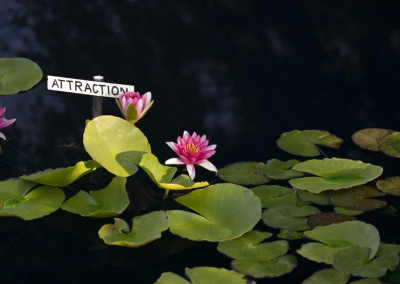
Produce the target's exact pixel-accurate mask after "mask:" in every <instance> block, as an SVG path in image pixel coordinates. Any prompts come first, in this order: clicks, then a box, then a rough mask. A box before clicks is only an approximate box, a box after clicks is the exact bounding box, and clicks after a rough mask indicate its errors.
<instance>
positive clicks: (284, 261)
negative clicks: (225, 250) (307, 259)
mask: <svg viewBox="0 0 400 284" xmlns="http://www.w3.org/2000/svg"><path fill="white" fill-rule="evenodd" d="M296 266H297V260H296V257H295V256H294V255H284V256H281V257H278V258H275V259H271V260H266V261H248V260H234V261H232V267H233V268H235V269H236V270H237V271H239V272H240V273H243V274H246V275H250V276H252V277H254V278H263V277H279V276H282V275H284V274H287V273H290V272H292V270H293V269H294V268H295V267H296ZM215 283H218V282H215Z"/></svg>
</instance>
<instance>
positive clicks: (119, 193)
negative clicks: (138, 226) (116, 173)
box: [61, 177, 129, 218]
mask: <svg viewBox="0 0 400 284" xmlns="http://www.w3.org/2000/svg"><path fill="white" fill-rule="evenodd" d="M125 183H126V178H123V177H114V178H113V179H112V181H111V183H110V184H109V185H108V186H107V187H106V188H103V189H101V190H95V191H90V193H87V192H86V191H79V192H78V193H77V194H76V195H75V196H73V197H71V198H70V199H68V200H67V201H66V202H64V204H63V205H62V206H61V208H62V209H63V210H65V211H68V212H71V213H75V214H79V215H81V216H84V217H98V218H104V217H112V216H117V215H119V214H121V213H122V212H123V211H124V210H125V209H126V207H128V205H129V197H128V194H127V193H126V189H125Z"/></svg>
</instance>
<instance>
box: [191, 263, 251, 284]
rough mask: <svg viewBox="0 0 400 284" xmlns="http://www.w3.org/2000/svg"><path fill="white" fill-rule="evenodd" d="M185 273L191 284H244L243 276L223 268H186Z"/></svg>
mask: <svg viewBox="0 0 400 284" xmlns="http://www.w3.org/2000/svg"><path fill="white" fill-rule="evenodd" d="M185 273H186V275H187V276H188V277H189V279H190V281H191V282H192V283H193V284H210V283H218V284H246V280H245V279H244V275H243V274H240V273H238V272H236V271H234V270H227V269H225V268H215V267H194V268H186V269H185Z"/></svg>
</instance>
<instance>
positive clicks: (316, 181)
mask: <svg viewBox="0 0 400 284" xmlns="http://www.w3.org/2000/svg"><path fill="white" fill-rule="evenodd" d="M293 169H295V170H296V171H300V172H306V173H310V174H314V175H317V176H318V177H303V178H298V179H292V180H290V181H289V183H290V184H291V185H292V186H293V187H295V188H298V189H301V190H307V191H309V192H311V193H320V192H322V191H325V190H338V189H342V188H349V187H354V186H356V185H361V184H364V183H367V182H369V181H371V180H374V179H375V178H377V177H378V176H380V175H381V174H382V171H383V169H382V168H381V167H379V166H375V165H371V164H368V163H363V162H361V161H354V160H348V159H339V158H332V159H327V158H325V159H323V160H317V159H313V160H308V161H305V162H302V163H299V164H297V165H295V166H294V167H293Z"/></svg>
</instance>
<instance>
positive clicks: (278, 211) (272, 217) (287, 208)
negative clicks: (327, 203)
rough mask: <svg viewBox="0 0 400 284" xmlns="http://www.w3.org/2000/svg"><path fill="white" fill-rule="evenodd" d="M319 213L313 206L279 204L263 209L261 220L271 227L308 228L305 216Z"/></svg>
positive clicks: (300, 229) (287, 228)
mask: <svg viewBox="0 0 400 284" xmlns="http://www.w3.org/2000/svg"><path fill="white" fill-rule="evenodd" d="M318 213H321V211H320V210H319V209H318V208H316V207H313V206H309V205H304V206H297V205H293V204H288V205H281V206H276V207H272V208H269V209H266V210H264V212H263V214H262V220H263V221H264V223H265V224H266V225H267V226H270V227H272V228H282V229H286V230H292V231H302V230H308V229H309V227H308V225H307V219H306V218H304V217H306V216H310V215H314V214H318Z"/></svg>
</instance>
